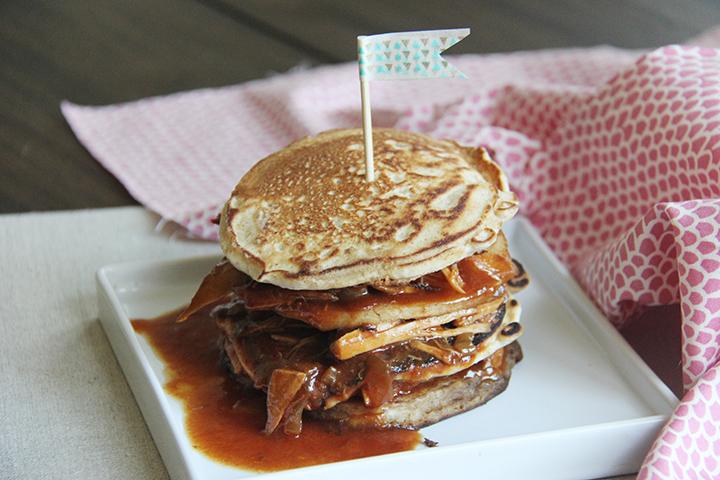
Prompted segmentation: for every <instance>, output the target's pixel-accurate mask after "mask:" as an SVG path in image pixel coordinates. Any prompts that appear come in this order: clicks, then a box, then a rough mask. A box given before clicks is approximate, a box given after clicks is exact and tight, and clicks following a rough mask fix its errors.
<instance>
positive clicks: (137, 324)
mask: <svg viewBox="0 0 720 480" xmlns="http://www.w3.org/2000/svg"><path fill="white" fill-rule="evenodd" d="M181 311H182V309H180V310H177V311H174V312H171V313H168V314H165V315H162V316H160V317H158V318H154V319H149V320H132V322H131V323H132V326H133V328H134V329H135V331H136V332H137V333H139V334H141V335H142V336H143V337H144V338H145V339H146V340H147V341H148V343H149V344H150V345H151V346H152V348H153V351H154V352H155V354H156V355H157V356H158V358H159V359H160V360H162V362H163V363H164V365H165V376H166V379H167V383H166V384H165V385H164V388H165V391H166V392H168V393H169V394H170V395H172V396H173V397H175V398H176V399H178V400H179V401H180V402H181V403H182V405H183V408H184V412H185V427H186V431H187V435H188V438H189V440H190V443H191V444H192V446H193V447H194V448H195V449H197V450H198V451H200V452H201V453H203V454H204V455H205V456H207V457H208V458H210V459H212V460H213V461H216V462H218V463H221V464H224V465H227V466H231V467H236V468H240V469H243V470H250V471H254V472H273V471H278V470H287V469H290V468H298V467H306V466H310V465H318V464H323V463H331V462H339V461H343V460H351V459H356V458H363V457H370V456H374V455H382V454H388V453H394V452H401V451H408V450H413V449H414V448H415V447H416V446H417V445H419V444H420V443H421V441H422V435H420V433H419V432H416V431H412V430H404V429H385V430H361V431H354V430H339V429H338V428H337V427H336V426H332V425H327V424H322V423H320V422H315V421H312V420H311V419H303V430H302V433H301V434H300V436H299V437H297V438H295V437H291V436H288V435H285V434H284V433H282V432H279V431H276V432H275V433H273V434H272V435H265V434H263V433H262V429H263V428H264V426H265V418H266V412H265V394H264V393H263V392H260V391H256V390H249V389H245V388H243V387H242V386H241V385H240V383H239V382H238V381H237V380H235V379H234V378H233V377H232V376H231V375H230V374H229V373H228V372H227V370H226V369H225V367H224V366H223V364H222V350H221V347H220V345H221V343H220V332H219V330H218V327H217V326H216V325H215V322H214V321H212V320H210V319H209V318H208V316H207V310H203V311H200V312H198V313H197V314H194V315H192V316H191V317H190V318H188V319H187V320H186V321H184V322H181V323H178V322H176V321H175V320H176V318H177V317H178V315H179V314H180V312H181Z"/></svg>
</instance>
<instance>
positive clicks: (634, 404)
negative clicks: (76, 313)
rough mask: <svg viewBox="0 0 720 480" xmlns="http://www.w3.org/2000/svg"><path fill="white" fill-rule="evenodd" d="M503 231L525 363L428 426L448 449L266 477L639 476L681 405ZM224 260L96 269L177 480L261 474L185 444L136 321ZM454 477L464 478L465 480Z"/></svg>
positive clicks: (123, 351) (540, 261)
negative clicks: (484, 395) (477, 403)
mask: <svg viewBox="0 0 720 480" xmlns="http://www.w3.org/2000/svg"><path fill="white" fill-rule="evenodd" d="M503 231H504V232H505V235H506V236H507V237H508V241H509V244H510V252H511V253H512V255H513V257H514V258H516V259H517V260H519V261H520V262H521V263H522V264H523V266H524V267H525V269H526V270H527V271H528V272H529V274H530V279H531V280H530V286H529V287H528V288H526V289H525V290H523V291H522V292H521V293H520V294H519V295H517V298H518V300H519V301H520V304H521V305H522V308H523V313H522V317H521V322H522V324H523V326H524V333H523V335H522V337H521V338H520V344H521V345H522V348H523V352H524V355H525V358H524V360H523V361H522V362H521V363H519V364H518V365H517V366H516V367H515V369H514V370H513V374H512V379H511V381H510V386H509V387H508V389H507V391H506V392H505V393H503V394H502V395H501V396H499V397H498V398H496V399H494V400H492V401H491V402H489V403H488V404H487V405H485V406H482V407H480V408H478V409H475V410H473V411H471V412H468V413H465V414H462V415H459V416H457V417H454V418H451V419H448V420H445V421H443V422H440V423H439V424H437V425H433V426H431V427H428V428H425V429H423V430H422V434H423V435H424V437H426V438H429V439H431V440H434V441H436V442H438V443H439V446H438V447H436V448H427V447H424V446H420V447H418V448H417V449H416V450H414V451H412V452H403V453H396V454H391V455H383V456H378V457H372V458H366V459H359V460H352V461H348V462H340V463H334V464H328V465H320V466H315V467H307V468H300V469H295V470H288V471H285V472H278V473H272V474H263V475H264V476H265V477H267V478H293V479H311V478H312V479H318V478H325V477H327V478H329V477H331V476H332V477H334V478H337V477H338V476H339V475H341V476H342V477H343V478H345V479H347V480H351V479H361V478H363V479H367V478H373V476H376V477H381V478H385V477H387V476H388V472H391V473H392V472H397V476H396V475H393V476H394V477H395V478H411V477H412V478H434V479H439V478H449V477H456V476H457V475H458V474H459V475H461V477H460V478H465V477H467V476H468V475H470V478H476V477H477V476H479V475H480V474H482V476H483V477H484V478H494V479H501V478H513V479H517V478H529V479H534V480H538V479H544V478H546V479H551V478H552V479H556V478H597V477H603V476H612V475H620V474H626V473H634V472H636V471H637V470H638V469H639V467H640V464H641V463H642V460H643V458H644V456H645V454H646V453H647V451H648V450H649V449H650V447H651V445H652V442H653V440H654V439H655V437H656V435H657V433H658V432H659V430H660V428H661V427H662V425H663V424H664V423H665V421H666V420H667V418H668V416H669V414H670V413H671V412H672V411H673V410H674V407H675V405H676V404H677V398H675V396H674V395H673V394H672V392H671V391H670V390H669V389H668V388H667V387H666V386H665V385H664V384H663V383H662V382H661V381H660V380H659V379H658V378H657V377H656V376H655V374H654V373H653V372H652V371H651V370H650V369H649V368H648V367H647V365H646V364H645V363H644V362H643V361H642V360H641V359H640V358H639V357H638V356H637V354H635V352H634V351H633V350H632V349H631V348H630V347H629V346H628V344H627V343H626V342H625V340H624V339H623V338H622V337H621V336H620V334H619V333H618V332H617V331H616V330H615V329H614V328H613V327H612V326H611V325H610V324H609V323H608V322H607V320H606V319H605V318H604V317H603V316H602V315H601V314H600V312H599V311H598V310H597V309H596V308H595V306H594V305H593V304H592V302H591V301H590V300H589V299H588V298H587V297H586V296H585V294H584V293H583V292H582V290H581V289H580V288H579V287H578V285H577V284H576V283H575V282H574V281H573V280H572V278H571V277H570V276H569V274H568V273H567V271H566V270H565V268H564V267H563V266H562V264H560V263H559V262H558V261H557V259H556V258H555V257H554V256H553V255H552V253H551V252H550V251H549V249H548V248H547V246H546V245H545V244H544V243H543V241H542V240H541V239H540V237H539V236H538V234H537V233H536V231H535V230H534V228H533V227H532V226H531V224H530V223H529V222H528V221H527V220H525V219H523V218H521V217H519V218H516V219H514V220H512V221H511V222H509V223H508V224H507V225H506V226H505V227H504V228H503ZM217 261H219V257H205V258H191V259H184V260H174V261H164V262H145V263H132V264H122V265H111V266H107V267H104V268H102V269H100V270H99V271H98V273H97V282H98V302H99V309H100V320H101V323H102V325H103V328H104V329H105V332H106V334H107V336H108V339H109V340H110V343H111V344H112V347H113V350H114V352H115V355H116V356H117V358H118V361H119V363H120V365H121V367H122V369H123V372H124V373H125V376H126V377H127V380H128V383H129V384H130V387H131V389H132V391H133V394H134V395H135V398H136V400H137V402H138V405H139V406H140V409H141V411H142V413H143V416H144V418H145V421H146V422H147V424H148V427H149V429H150V431H151V432H152V435H153V438H154V439H155V442H156V444H157V446H158V450H159V451H160V454H161V455H162V458H163V461H164V462H165V465H166V467H167V469H168V472H169V473H170V476H171V477H172V478H173V480H180V479H193V480H205V479H208V480H209V479H235V478H246V477H252V476H255V475H258V474H257V473H253V472H246V471H242V470H237V469H234V468H228V467H225V466H223V465H219V464H217V463H215V462H213V461H211V460H209V459H208V458H206V457H204V456H203V455H201V454H200V453H198V452H197V451H195V450H194V449H193V448H192V447H191V446H190V444H189V441H188V439H187V436H186V433H185V428H184V419H183V412H182V407H181V405H180V403H179V402H178V401H177V400H175V399H174V398H173V397H170V396H169V395H167V394H166V393H165V391H164V390H163V387H162V385H163V383H164V376H163V368H164V367H163V364H162V363H161V362H160V361H159V360H158V358H157V357H156V356H155V354H154V353H153V351H152V349H151V348H150V347H149V346H148V344H147V343H146V342H145V340H144V339H143V338H142V337H141V336H139V335H138V334H136V333H135V332H134V331H133V328H132V326H131V324H130V319H133V318H153V317H156V316H159V315H161V314H163V313H166V312H169V311H171V310H173V309H176V308H180V307H182V306H183V305H185V304H187V303H188V302H189V300H190V298H191V297H192V295H193V294H194V293H195V290H196V289H197V287H198V285H199V284H200V281H201V280H202V279H203V277H204V276H205V275H206V274H207V273H208V272H209V271H210V269H211V268H212V266H213V265H214V264H215V263H217ZM456 478H457V477H456Z"/></svg>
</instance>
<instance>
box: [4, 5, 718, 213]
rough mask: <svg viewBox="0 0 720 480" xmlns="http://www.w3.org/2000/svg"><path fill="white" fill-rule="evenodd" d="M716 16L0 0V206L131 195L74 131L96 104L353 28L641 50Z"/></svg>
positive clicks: (336, 39) (291, 63)
mask: <svg viewBox="0 0 720 480" xmlns="http://www.w3.org/2000/svg"><path fill="white" fill-rule="evenodd" d="M716 24H720V6H718V4H717V3H716V2H715V1H714V0H688V1H684V2H675V1H672V0H587V1H572V0H551V1H544V2H537V1H533V0H509V1H500V0H456V1H450V0H420V1H412V2H410V1H393V2H389V1H385V2H384V1H381V0H365V1H341V0H323V1H312V2H311V1H308V0H153V1H150V2H146V1H140V0H115V1H112V2H111V1H107V0H75V1H72V2H68V1H62V0H25V1H18V2H9V1H8V2H2V3H1V4H0V213H10V212H25V211H38V210H64V209H80V208H97V207H109V206H119V205H132V204H136V202H135V200H134V199H133V198H132V197H131V196H130V195H129V194H128V193H127V191H126V190H125V189H124V188H123V186H122V185H121V184H120V183H119V182H118V181H117V180H115V178H114V177H113V176H112V175H110V173H108V172H107V171H106V170H104V169H103V167H101V166H100V165H99V164H98V163H97V162H96V161H95V160H94V159H93V158H92V157H91V156H90V155H89V154H88V152H87V151H85V150H84V148H83V147H82V146H81V145H80V143H79V142H78V141H77V139H76V138H75V137H74V135H73V133H72V131H71V130H70V128H69V127H68V125H67V123H66V122H65V120H64V118H63V117H62V115H61V113H60V109H59V102H60V101H61V100H63V99H67V100H70V101H72V102H74V103H78V104H86V105H103V104H110V103H118V102H125V101H130V100H136V99H139V98H143V97H148V96H153V95H161V94H167V93H172V92H178V91H183V90H190V89H195V88H201V87H215V86H221V85H229V84H235V83H239V82H243V81H247V80H251V79H256V78H262V77H264V76H266V75H268V74H272V73H274V72H285V71H287V70H289V69H291V68H293V67H296V66H298V65H318V64H323V63H337V62H345V61H352V60H354V59H355V58H356V52H355V48H356V47H355V37H356V36H357V35H362V34H372V33H383V32H389V31H404V30H421V29H434V28H456V27H470V28H471V29H472V35H471V36H470V37H468V38H467V39H466V40H464V41H463V42H462V43H460V44H459V45H458V46H457V47H455V48H454V49H453V50H452V53H468V52H475V53H483V52H505V51H513V50H529V49H540V48H555V47H571V46H589V45H597V44H611V45H615V46H618V47H624V48H652V47H656V46H660V45H663V44H668V43H678V42H682V41H683V40H685V39H687V38H689V37H692V36H694V35H697V34H699V33H701V32H702V31H704V30H706V29H707V28H710V27H712V26H714V25H716Z"/></svg>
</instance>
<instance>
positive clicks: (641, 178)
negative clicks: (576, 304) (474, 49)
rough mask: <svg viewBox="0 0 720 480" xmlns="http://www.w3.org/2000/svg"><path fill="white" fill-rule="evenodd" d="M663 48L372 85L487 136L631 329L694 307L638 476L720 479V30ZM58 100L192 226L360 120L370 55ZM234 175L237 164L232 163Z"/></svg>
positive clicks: (494, 65) (162, 205) (549, 233)
mask: <svg viewBox="0 0 720 480" xmlns="http://www.w3.org/2000/svg"><path fill="white" fill-rule="evenodd" d="M688 44H690V45H705V46H706V47H704V48H702V47H696V46H688V47H681V46H668V47H663V48H660V49H657V50H655V51H650V52H644V51H643V52H641V51H625V50H618V49H614V48H610V47H597V48H589V49H566V50H550V51H538V52H519V53H511V54H497V55H465V56H460V57H455V58H454V59H453V60H452V63H453V64H454V65H455V66H456V67H457V68H458V69H459V70H461V71H462V72H463V73H465V74H466V75H467V76H468V77H469V80H426V81H417V82H402V83H396V82H376V83H373V84H372V86H371V95H372V105H373V120H374V122H375V125H376V126H394V127H398V128H404V129H410V130H415V131H420V132H425V133H429V134H431V135H433V136H436V137H439V138H452V139H455V140H457V141H459V142H461V143H463V144H466V145H480V144H482V145H486V146H488V147H490V148H491V149H492V150H494V152H495V159H496V160H497V161H498V162H499V163H500V164H501V165H502V166H503V168H504V169H505V170H506V172H507V173H508V176H509V178H510V180H511V183H512V185H513V188H514V189H515V190H516V191H517V192H518V193H519V196H520V198H521V201H522V204H521V207H522V213H523V214H524V215H525V216H527V217H528V218H529V219H530V220H531V221H532V222H533V223H534V224H535V226H536V227H537V228H538V230H539V231H540V233H541V235H542V236H543V237H544V239H545V241H546V242H547V243H548V244H549V245H550V247H551V248H552V249H553V250H554V251H555V253H556V254H557V255H558V257H559V258H560V260H561V261H562V262H563V263H565V264H566V265H567V266H568V268H569V269H570V271H571V272H572V273H573V275H574V276H575V278H576V279H577V280H578V281H579V282H580V283H581V285H582V286H583V287H584V288H585V289H586V291H587V292H588V294H589V295H590V296H591V297H592V298H593V299H594V300H595V301H596V303H597V304H598V305H599V306H600V308H601V309H602V310H603V311H604V312H605V314H606V315H607V316H608V318H610V320H611V321H612V322H613V323H614V324H615V325H616V326H618V327H620V326H622V325H623V324H624V323H625V322H626V321H628V318H629V313H630V311H629V310H631V309H628V308H627V306H628V305H634V306H652V305H664V304H670V303H680V304H681V305H682V317H683V318H682V333H683V350H682V360H683V382H684V386H685V389H686V394H685V396H684V398H683V399H682V401H681V403H680V405H679V407H678V408H677V410H676V411H675V413H674V414H673V415H672V418H671V419H670V421H669V422H668V424H667V425H666V426H665V428H664V429H663V431H662V432H661V435H660V436H659V437H658V439H657V440H656V443H655V445H654V446H653V448H652V450H651V451H650V452H649V454H648V456H647V458H646V460H645V463H644V465H643V468H642V470H641V472H640V478H643V479H644V478H720V463H719V462H718V458H720V362H718V360H719V359H720V351H719V348H720V49H717V50H716V49H714V48H711V47H720V30H716V31H711V32H709V33H708V34H707V35H704V36H703V37H699V38H698V39H695V41H692V42H688ZM62 110H63V113H64V114H65V116H66V118H67V120H68V122H69V123H70V125H71V126H72V128H73V130H74V131H75V133H76V135H77V136H78V138H79V139H80V140H81V142H83V144H84V145H85V146H86V147H87V148H88V150H89V151H90V152H91V153H92V154H93V155H94V156H95V157H96V158H97V159H98V160H99V161H100V162H101V163H102V164H103V165H104V166H105V167H106V168H107V169H108V170H110V171H111V172H112V173H113V174H114V175H116V176H117V177H118V178H119V179H120V181H121V182H123V184H124V185H125V186H126V187H127V189H128V190H129V191H130V193H131V194H132V195H133V196H134V197H135V198H137V199H138V201H140V202H141V203H143V204H144V205H145V206H147V208H149V209H151V210H153V211H156V212H158V213H159V214H161V215H162V216H163V217H164V218H165V219H167V220H172V221H175V222H178V223H179V224H181V225H183V226H184V227H186V228H187V230H188V231H189V232H191V233H192V234H194V235H196V236H199V237H203V238H208V239H215V238H217V230H216V227H215V226H214V225H213V224H212V223H211V220H212V219H213V218H214V217H215V216H216V214H217V212H218V211H219V209H220V206H221V205H222V203H223V202H224V201H225V199H226V198H228V196H229V194H230V192H231V190H232V189H233V187H234V186H235V184H236V183H237V181H238V180H239V178H240V177H241V176H242V175H243V174H244V173H245V172H246V171H247V170H248V169H249V168H250V167H251V166H252V165H253V164H254V163H255V162H256V161H257V160H259V159H260V158H262V157H264V156H266V155H268V154H269V153H271V152H273V151H275V150H277V149H279V148H281V147H283V146H285V145H286V144H288V143H289V142H291V141H292V140H295V139H297V138H299V137H301V136H303V135H309V134H315V133H317V132H320V131H322V130H325V129H330V128H339V127H345V126H357V125H360V124H361V117H360V94H359V81H358V71H357V65H355V64H346V65H340V66H328V67H321V68H315V69H312V70H307V71H300V72H294V73H289V74H286V75H280V76H276V77H273V78H269V79H264V80H258V81H254V82H249V83H246V84H242V85H237V86H231V87H226V88H221V89H213V90H199V91H192V92H186V93H179V94H175V95H171V96H167V97H160V98H150V99H144V100H140V101H137V102H133V103H128V104H122V105H111V106H105V107H83V106H77V105H73V104H70V103H67V102H64V103H63V104H62ZM229 172H231V174H228V173H229Z"/></svg>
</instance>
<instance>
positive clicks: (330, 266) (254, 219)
mask: <svg viewBox="0 0 720 480" xmlns="http://www.w3.org/2000/svg"><path fill="white" fill-rule="evenodd" d="M373 142H374V146H373V151H374V159H375V160H374V162H375V180H374V181H372V182H367V181H366V180H365V163H364V153H363V135H362V130H361V129H344V130H331V131H328V132H324V133H321V134H319V135H318V136H316V137H306V138H303V139H301V140H298V141H297V142H294V143H292V144H291V145H289V146H288V147H286V148H285V149H283V150H280V151H279V152H277V153H275V154H272V155H270V156H269V157H266V158H265V159H263V160H261V161H260V162H259V163H257V164H256V165H255V166H254V167H253V168H252V169H251V170H250V171H249V172H248V173H247V174H246V175H245V176H244V177H243V178H242V180H241V181H240V183H239V184H238V185H237V187H236V188H235V190H234V191H233V193H232V196H231V198H230V199H229V200H228V202H227V203H226V204H225V207H224V209H223V213H222V215H221V223H220V242H221V246H222V248H223V251H224V253H225V255H226V256H227V258H228V260H229V261H230V262H231V263H232V264H233V265H234V266H235V267H236V268H238V269H239V270H241V271H243V272H245V273H247V274H248V275H250V276H251V277H252V278H253V279H255V280H257V281H260V282H264V283H271V284H275V285H277V286H280V287H283V288H286V289H293V290H300V289H303V290H305V289H308V290H326V289H332V288H344V287H349V286H353V285H359V284H363V283H372V282H378V281H383V280H387V279H390V280H393V281H396V280H406V279H414V278H417V277H419V276H421V275H423V274H425V273H428V272H435V271H438V270H441V269H443V268H445V267H447V266H449V265H452V264H454V263H456V262H458V261H459V260H461V259H463V258H465V257H468V256H470V255H472V254H474V253H476V252H479V251H483V250H485V249H487V248H488V247H489V246H490V245H492V244H493V243H494V242H495V240H496V238H497V235H498V231H499V230H500V228H501V226H502V224H503V222H504V221H506V220H508V219H509V218H511V217H512V216H513V215H514V214H515V212H516V211H517V206H518V203H517V198H516V196H515V195H514V194H513V193H512V192H510V191H509V189H508V187H507V181H506V179H505V177H504V175H503V173H502V172H501V171H500V169H499V168H498V167H497V166H496V165H495V164H494V163H493V162H492V161H491V160H490V158H489V156H488V155H487V152H485V150H484V149H482V148H478V149H472V148H466V147H462V146H460V145H458V144H457V143H455V142H452V141H441V140H435V139H433V138H431V137H428V136H425V135H421V134H416V133H410V132H406V131H401V130H391V129H374V131H373Z"/></svg>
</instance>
